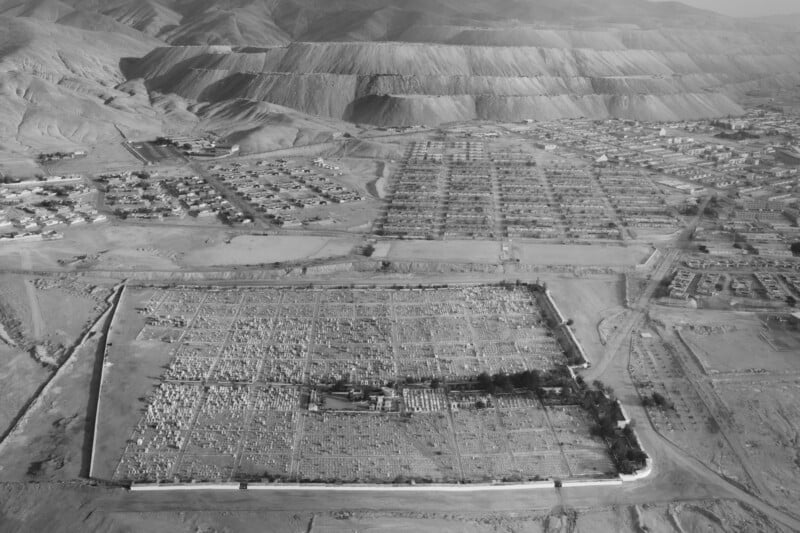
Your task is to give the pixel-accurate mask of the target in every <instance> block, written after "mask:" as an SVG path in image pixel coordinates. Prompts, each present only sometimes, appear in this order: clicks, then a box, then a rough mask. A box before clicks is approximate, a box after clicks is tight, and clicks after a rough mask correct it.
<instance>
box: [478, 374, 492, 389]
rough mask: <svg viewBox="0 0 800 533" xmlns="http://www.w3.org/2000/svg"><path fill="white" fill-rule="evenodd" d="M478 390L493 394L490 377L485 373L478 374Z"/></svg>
mask: <svg viewBox="0 0 800 533" xmlns="http://www.w3.org/2000/svg"><path fill="white" fill-rule="evenodd" d="M477 379H478V388H480V389H483V390H485V391H489V392H490V393H491V392H494V383H493V382H492V377H491V376H490V375H489V374H488V373H487V372H481V373H480V374H478V378H477Z"/></svg>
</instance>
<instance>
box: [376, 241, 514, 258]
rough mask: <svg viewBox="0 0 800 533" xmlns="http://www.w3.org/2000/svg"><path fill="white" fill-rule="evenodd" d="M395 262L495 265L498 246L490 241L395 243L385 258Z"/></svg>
mask: <svg viewBox="0 0 800 533" xmlns="http://www.w3.org/2000/svg"><path fill="white" fill-rule="evenodd" d="M386 257H387V258H388V259H390V260H391V259H394V260H397V261H442V262H454V263H460V262H469V263H497V262H499V260H500V244H499V243H497V242H492V241H397V242H394V243H392V246H391V248H390V249H389V252H388V254H387V256H386Z"/></svg>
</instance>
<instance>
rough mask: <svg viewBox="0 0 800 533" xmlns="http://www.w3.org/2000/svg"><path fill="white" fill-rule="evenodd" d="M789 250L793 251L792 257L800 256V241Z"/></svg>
mask: <svg viewBox="0 0 800 533" xmlns="http://www.w3.org/2000/svg"><path fill="white" fill-rule="evenodd" d="M789 249H790V250H791V251H792V255H795V256H800V241H798V242H793V243H792V245H791V246H790V247H789Z"/></svg>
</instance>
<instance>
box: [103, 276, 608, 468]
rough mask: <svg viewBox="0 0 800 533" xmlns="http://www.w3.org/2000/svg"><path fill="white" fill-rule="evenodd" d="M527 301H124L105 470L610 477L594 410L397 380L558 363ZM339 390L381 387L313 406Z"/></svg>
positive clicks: (209, 297)
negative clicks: (362, 398)
mask: <svg viewBox="0 0 800 533" xmlns="http://www.w3.org/2000/svg"><path fill="white" fill-rule="evenodd" d="M530 291H531V289H529V288H527V287H524V286H523V287H516V288H514V287H509V288H501V287H491V286H476V287H461V288H439V289H413V290H412V289H399V288H394V289H393V288H386V289H301V288H284V289H246V290H241V289H240V290H236V289H231V290H221V291H220V290H217V291H209V290H205V291H204V290H191V289H189V290H167V291H164V290H161V291H153V290H137V289H131V290H128V291H126V295H125V301H124V302H123V304H121V307H124V309H122V310H121V311H120V315H119V316H118V321H117V322H116V323H117V324H118V325H119V326H118V327H116V328H114V330H113V331H112V337H111V339H110V342H112V344H113V348H111V349H110V352H109V356H108V361H107V363H106V366H107V369H108V370H107V372H106V374H107V379H106V382H105V384H104V387H103V391H102V394H101V405H102V406H104V407H102V409H101V411H100V412H101V415H100V433H99V435H100V436H99V438H98V443H99V447H98V449H97V450H96V453H97V455H96V457H97V462H96V464H95V469H94V470H93V476H94V477H98V478H101V479H111V478H113V479H116V480H142V481H153V480H157V479H159V480H161V479H169V480H171V479H173V478H177V479H182V480H191V479H194V480H202V481H215V480H228V479H261V478H281V479H297V480H304V481H345V482H355V481H374V482H393V481H397V480H398V479H403V478H419V479H426V480H431V481H445V482H454V481H487V480H492V479H517V480H524V479H540V478H552V477H556V478H585V477H589V478H595V477H604V476H607V475H613V474H614V472H615V471H616V468H615V466H614V464H613V462H612V460H611V458H610V457H609V455H608V451H607V448H606V445H605V444H604V442H603V441H602V440H600V439H598V438H597V437H593V436H592V435H591V434H590V433H589V427H590V425H591V423H592V422H591V419H590V418H589V415H588V414H587V413H585V412H584V411H583V409H582V408H579V407H577V406H571V405H564V406H549V407H545V406H544V405H543V404H542V403H541V402H540V401H539V400H537V399H535V398H529V397H527V396H515V395H513V394H512V395H507V396H503V395H500V396H496V397H495V399H494V400H492V399H481V398H483V397H482V396H469V395H467V396H463V395H456V396H453V395H450V396H447V395H446V393H444V392H441V391H436V390H430V389H427V388H418V387H417V388H414V387H412V388H405V387H403V386H401V385H399V384H400V383H406V382H408V383H411V382H415V383H419V382H422V381H423V380H426V379H430V378H437V379H442V380H446V381H448V382H450V381H456V382H458V381H459V380H462V381H463V380H465V379H472V377H473V376H475V375H477V374H478V373H480V372H482V371H486V372H488V373H497V372H509V373H510V372H519V371H522V370H540V371H546V370H551V369H554V368H556V367H558V366H559V365H561V364H563V362H564V361H566V357H565V355H564V352H563V351H562V350H563V349H562V348H561V347H560V346H559V344H558V342H557V341H556V340H555V339H554V338H553V337H552V333H551V332H550V331H549V329H548V327H547V326H546V321H547V318H546V317H545V316H544V315H543V314H542V311H541V310H540V309H539V307H538V305H537V297H536V295H535V293H532V292H530ZM120 328H122V329H120ZM159 374H161V380H160V383H159V381H157V380H156V379H155V378H156V376H157V375H159ZM339 382H345V383H349V384H351V387H366V390H380V391H382V392H380V396H378V397H376V400H375V401H376V402H377V403H374V404H373V403H370V404H363V406H362V407H358V406H357V405H356V404H355V403H354V404H352V406H351V404H349V403H348V402H344V401H341V400H333V399H331V400H330V402H328V403H329V404H330V405H328V406H327V407H323V408H318V407H317V403H315V402H316V400H314V399H313V398H314V397H316V395H317V392H316V387H317V386H318V385H319V384H335V383H339ZM156 383H159V384H158V386H157V387H156V388H155V389H153V388H152V387H153V385H155V384H156ZM380 387H384V388H383V389H381V388H380ZM386 387H390V388H386ZM351 392H352V389H351ZM309 394H310V395H311V399H309ZM143 401H144V403H143ZM370 401H371V400H370ZM487 402H488V405H486V404H487ZM477 404H480V405H483V406H484V409H483V410H481V409H480V408H477V409H476V407H475V405H477ZM365 407H366V408H365ZM142 410H144V415H141V412H142ZM137 420H138V422H137ZM126 428H128V429H127V430H126ZM130 428H133V430H132V432H131V429H130Z"/></svg>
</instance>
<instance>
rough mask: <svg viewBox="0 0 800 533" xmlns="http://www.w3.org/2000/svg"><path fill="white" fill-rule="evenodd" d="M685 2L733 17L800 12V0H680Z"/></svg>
mask: <svg viewBox="0 0 800 533" xmlns="http://www.w3.org/2000/svg"><path fill="white" fill-rule="evenodd" d="M679 1H680V2H683V3H684V4H688V5H690V6H694V7H700V8H703V9H711V10H713V11H718V12H720V13H723V14H725V15H730V16H733V17H758V16H766V15H779V14H786V13H800V1H798V0H679Z"/></svg>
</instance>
